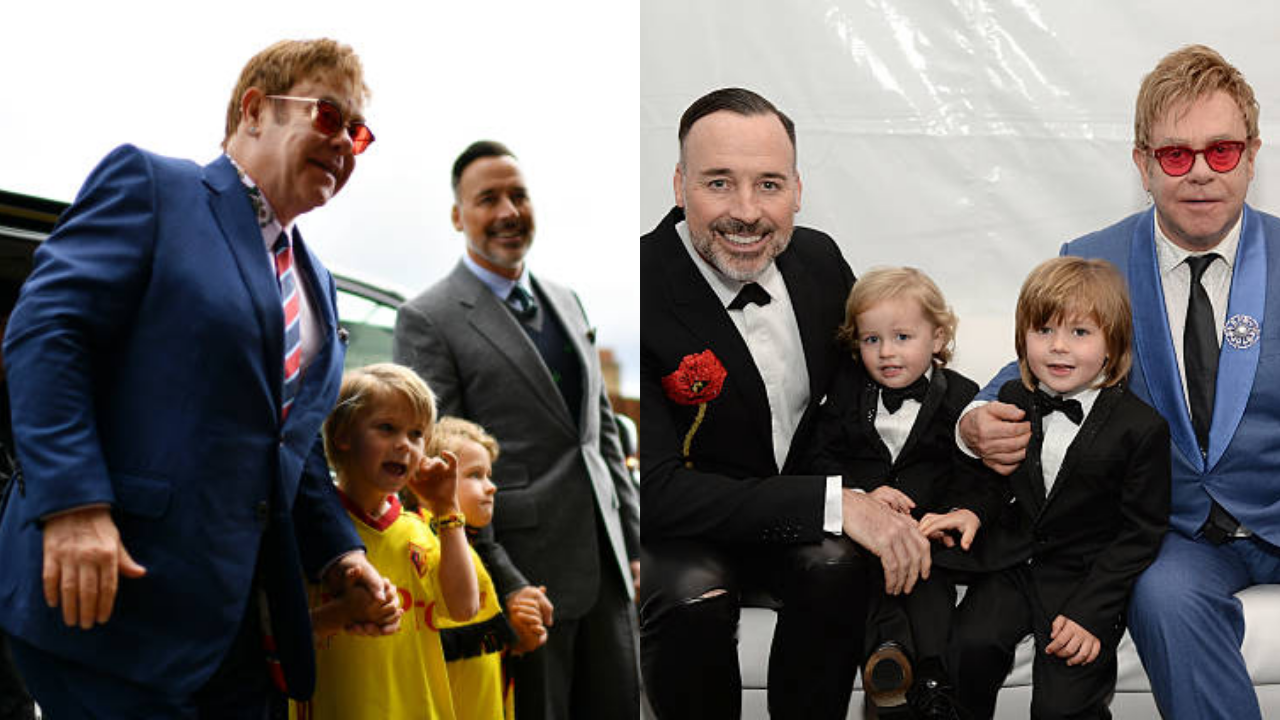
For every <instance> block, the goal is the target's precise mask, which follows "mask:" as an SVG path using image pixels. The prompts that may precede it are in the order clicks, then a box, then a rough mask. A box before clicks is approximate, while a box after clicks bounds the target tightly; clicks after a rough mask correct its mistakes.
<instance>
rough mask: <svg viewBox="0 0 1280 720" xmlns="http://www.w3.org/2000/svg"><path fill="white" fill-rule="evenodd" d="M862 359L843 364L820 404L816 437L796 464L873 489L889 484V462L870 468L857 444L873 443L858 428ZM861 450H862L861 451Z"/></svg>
mask: <svg viewBox="0 0 1280 720" xmlns="http://www.w3.org/2000/svg"><path fill="white" fill-rule="evenodd" d="M861 367H862V366H861V364H860V363H859V361H857V360H854V361H853V362H845V363H842V364H841V366H840V368H839V370H837V373H836V380H835V382H834V383H833V384H832V387H831V391H830V392H828V393H827V400H826V402H824V403H822V404H821V405H819V406H818V409H817V414H816V418H815V421H814V427H813V433H812V438H811V439H810V441H809V442H808V443H806V446H807V447H806V449H805V451H804V452H803V453H802V454H801V457H800V460H799V462H798V463H797V465H796V467H799V468H801V469H803V470H804V471H805V472H810V473H814V474H818V475H824V476H832V475H840V476H841V477H842V484H843V485H844V487H852V488H857V489H859V490H865V491H871V490H874V489H876V488H878V487H880V486H881V485H886V484H888V483H889V475H888V467H887V463H885V462H876V463H872V464H871V465H872V468H868V467H867V466H868V463H867V462H866V461H865V460H862V461H861V462H859V458H861V457H862V456H864V455H865V454H866V452H865V448H859V447H858V446H857V443H859V442H863V443H866V442H869V439H868V438H865V437H863V436H862V435H861V433H859V432H857V431H856V430H851V428H855V429H856V428H857V427H858V407H859V405H858V394H859V392H860V388H861V385H862V382H863V375H862V370H861ZM860 451H861V452H860Z"/></svg>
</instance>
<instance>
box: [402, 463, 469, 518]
mask: <svg viewBox="0 0 1280 720" xmlns="http://www.w3.org/2000/svg"><path fill="white" fill-rule="evenodd" d="M409 488H410V489H411V490H413V494H414V495H417V496H418V500H420V501H421V502H422V504H423V505H425V506H426V507H427V509H428V510H430V511H431V514H432V515H437V516H438V515H447V514H449V513H451V512H457V510H458V456H457V455H454V454H453V453H451V452H449V451H448V450H445V451H442V452H441V453H440V457H429V458H423V459H422V464H421V465H420V466H418V471H417V472H415V473H414V474H413V476H412V477H410V478H409Z"/></svg>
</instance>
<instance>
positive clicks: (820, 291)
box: [640, 208, 854, 545]
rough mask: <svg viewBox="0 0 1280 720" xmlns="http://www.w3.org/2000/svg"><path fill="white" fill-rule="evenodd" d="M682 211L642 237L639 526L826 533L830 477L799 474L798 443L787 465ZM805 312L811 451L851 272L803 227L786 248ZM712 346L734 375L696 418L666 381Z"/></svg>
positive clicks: (722, 536)
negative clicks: (685, 449)
mask: <svg viewBox="0 0 1280 720" xmlns="http://www.w3.org/2000/svg"><path fill="white" fill-rule="evenodd" d="M682 218H683V212H682V211H681V210H680V209H679V208H676V209H674V210H672V211H671V213H669V214H668V215H667V217H666V218H664V219H663V220H662V222H661V223H660V224H659V225H658V227H657V228H655V229H654V230H653V231H652V232H650V233H649V234H648V235H645V236H644V237H643V238H641V242H640V328H641V329H640V346H641V358H640V378H641V388H640V403H641V415H642V417H643V422H642V424H641V443H640V452H641V465H642V466H643V468H644V472H643V474H642V476H641V486H640V494H641V508H642V512H641V515H640V518H641V533H642V537H643V539H644V541H645V542H646V543H651V542H654V541H656V540H663V539H671V538H701V539H705V540H711V541H716V542H719V543H723V544H729V545H735V544H752V543H778V544H788V543H800V542H817V541H818V540H820V539H821V538H822V518H823V495H824V488H825V479H824V478H823V477H822V476H819V475H798V474H793V472H794V471H793V468H794V467H795V466H796V464H797V463H796V459H797V458H796V457H795V456H796V455H799V454H800V453H798V452H790V453H788V456H787V457H788V460H787V463H786V467H784V468H781V469H780V468H778V467H777V466H776V465H777V464H776V461H775V459H774V454H773V441H772V433H771V430H770V418H771V415H770V412H769V402H768V398H767V396H766V395H765V388H764V383H763V381H762V380H761V379H760V373H759V371H758V370H757V369H756V366H755V363H754V362H753V361H752V359H751V354H750V352H749V351H748V349H747V345H746V343H745V342H744V341H743V340H742V336H741V335H740V334H739V333H738V330H737V328H736V327H735V326H734V324H733V321H732V320H730V319H729V314H728V311H727V310H725V308H724V306H723V305H721V303H720V300H719V298H717V297H716V294H715V293H714V292H713V291H712V289H711V287H710V286H709V285H707V282H706V280H705V279H704V278H703V277H702V275H701V273H700V272H699V271H698V268H697V267H696V266H695V265H694V263H693V259H692V258H690V257H689V254H688V253H687V252H686V251H685V249H684V246H683V244H682V243H681V241H680V237H679V236H678V235H677V234H676V231H675V226H676V223H678V222H679V221H680V220H681V219H682ZM776 262H777V266H778V270H779V271H780V272H781V273H782V277H783V278H784V280H785V281H786V284H787V292H788V294H789V295H790V297H791V303H792V305H793V307H794V309H795V315H796V322H797V323H798V325H799V328H800V339H801V341H802V343H803V346H804V357H803V358H796V362H804V363H805V365H806V366H807V368H808V371H809V393H810V400H809V408H808V410H807V411H806V413H805V415H804V417H803V419H802V420H801V423H800V426H799V428H798V429H797V431H796V435H795V438H794V439H793V441H792V449H793V450H794V449H795V448H802V447H804V446H805V444H806V443H807V441H806V438H807V437H808V434H809V432H810V429H811V428H812V426H813V420H814V415H815V410H816V408H817V406H818V403H819V401H820V400H821V399H822V398H823V395H824V393H825V392H826V390H827V386H828V384H829V382H830V380H831V377H832V375H833V373H834V372H835V369H836V367H837V366H838V364H839V362H840V361H841V353H840V351H839V349H838V347H837V345H836V342H835V331H836V329H837V327H838V326H839V324H840V322H841V320H842V319H843V315H844V300H845V297H846V295H847V294H848V292H849V288H851V287H852V286H853V281H854V277H853V271H852V270H850V269H849V265H848V263H846V262H845V260H844V257H843V256H842V255H841V254H840V249H839V248H838V247H837V246H836V244H835V242H834V241H832V239H831V238H830V237H828V236H827V235H825V234H823V233H820V232H817V231H814V230H809V229H806V228H799V227H798V228H796V229H795V232H794V234H793V235H792V238H791V245H790V247H788V248H787V250H786V251H785V252H783V253H781V254H780V255H779V256H778V257H777V260H776ZM705 350H710V351H712V352H713V353H714V354H715V356H716V357H717V358H718V359H719V361H720V363H721V364H722V365H723V366H724V368H725V370H726V372H727V376H726V379H725V382H724V386H723V388H722V389H721V391H720V393H719V395H718V396H717V397H715V398H714V399H713V400H711V401H710V402H708V403H707V404H706V409H705V413H704V417H703V419H702V421H701V422H700V423H699V425H698V429H697V431H696V432H695V433H694V436H693V439H692V441H691V443H690V448H689V457H688V458H687V462H686V458H685V457H684V456H683V453H682V445H683V443H684V439H685V436H686V434H687V433H688V431H689V429H690V427H691V426H692V424H693V423H694V421H695V419H696V417H697V415H698V407H697V406H696V405H681V404H678V403H676V402H674V401H672V400H671V399H670V398H669V397H668V396H667V395H666V394H665V392H664V390H663V387H662V378H663V377H664V376H667V375H669V374H671V373H672V372H673V371H675V370H676V369H677V368H678V367H679V366H680V364H681V361H682V360H683V359H684V358H686V357H688V356H690V355H696V354H699V353H701V352H703V351H705Z"/></svg>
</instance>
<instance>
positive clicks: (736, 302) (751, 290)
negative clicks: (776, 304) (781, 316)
mask: <svg viewBox="0 0 1280 720" xmlns="http://www.w3.org/2000/svg"><path fill="white" fill-rule="evenodd" d="M772 299H773V298H771V297H769V291H768V290H765V289H764V288H762V287H760V284H759V283H747V284H746V285H743V286H742V289H741V290H739V291H738V296H737V297H735V298H734V299H733V302H731V303H729V309H730V310H741V309H743V308H744V307H746V306H748V305H750V304H751V303H755V304H756V305H759V306H760V307H764V306H765V305H768V304H769V301H770V300H772Z"/></svg>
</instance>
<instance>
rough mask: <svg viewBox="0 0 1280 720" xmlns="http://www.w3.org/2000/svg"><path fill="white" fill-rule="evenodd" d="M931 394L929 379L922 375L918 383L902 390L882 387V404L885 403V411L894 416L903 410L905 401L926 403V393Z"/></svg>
mask: <svg viewBox="0 0 1280 720" xmlns="http://www.w3.org/2000/svg"><path fill="white" fill-rule="evenodd" d="M927 392H929V379H928V378H926V377H925V376H923V375H921V376H920V377H918V378H916V381H915V382H913V383H911V384H910V385H908V386H906V387H902V388H889V387H884V386H883V385H882V386H881V387H880V402H883V403H884V409H885V410H888V411H889V414H890V415H892V414H894V413H896V412H898V410H899V409H901V408H902V401H903V400H915V401H916V402H921V403H922V402H924V395H925V393H927Z"/></svg>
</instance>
